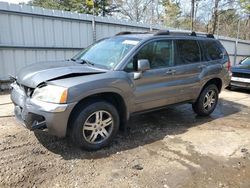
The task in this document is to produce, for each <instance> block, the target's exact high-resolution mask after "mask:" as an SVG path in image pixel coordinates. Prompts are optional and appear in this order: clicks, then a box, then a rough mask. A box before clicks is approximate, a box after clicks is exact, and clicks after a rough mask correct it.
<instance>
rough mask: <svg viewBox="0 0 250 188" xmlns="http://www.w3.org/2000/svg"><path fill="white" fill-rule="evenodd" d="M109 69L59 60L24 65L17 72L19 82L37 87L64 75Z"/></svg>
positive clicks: (99, 71) (79, 74)
mask: <svg viewBox="0 0 250 188" xmlns="http://www.w3.org/2000/svg"><path fill="white" fill-rule="evenodd" d="M106 71H107V70H105V69H100V68H96V67H90V66H88V65H82V64H79V63H76V62H73V61H59V62H58V61H57V62H49V63H36V64H32V65H29V66H26V67H24V68H23V69H21V70H20V71H19V73H18V74H17V77H16V79H17V82H18V83H19V84H22V85H25V86H27V87H31V88H35V87H36V86H37V85H39V84H40V83H43V82H46V81H49V80H55V79H60V78H64V77H73V76H83V75H88V74H98V73H104V72H106Z"/></svg>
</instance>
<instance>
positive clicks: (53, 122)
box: [11, 86, 75, 137]
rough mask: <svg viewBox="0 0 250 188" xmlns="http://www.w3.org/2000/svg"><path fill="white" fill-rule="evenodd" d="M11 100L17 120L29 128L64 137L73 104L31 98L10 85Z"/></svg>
mask: <svg viewBox="0 0 250 188" xmlns="http://www.w3.org/2000/svg"><path fill="white" fill-rule="evenodd" d="M11 100H12V101H13V103H14V105H15V110H14V111H15V116H16V118H17V120H18V121H19V122H20V123H21V124H22V125H24V126H25V127H26V128H28V129H29V130H34V129H46V130H48V132H49V133H50V134H53V135H56V136H58V137H65V136H66V132H67V125H68V119H69V116H70V113H71V111H72V109H73V107H74V106H75V103H71V104H51V103H46V102H41V101H35V100H32V99H31V98H29V97H26V95H25V93H23V92H22V90H20V89H19V88H18V86H17V87H16V86H14V87H12V90H11Z"/></svg>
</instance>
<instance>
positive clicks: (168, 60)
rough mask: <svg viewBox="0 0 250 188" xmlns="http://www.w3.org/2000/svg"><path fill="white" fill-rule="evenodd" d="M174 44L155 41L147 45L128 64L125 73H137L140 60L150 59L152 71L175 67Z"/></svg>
mask: <svg viewBox="0 0 250 188" xmlns="http://www.w3.org/2000/svg"><path fill="white" fill-rule="evenodd" d="M172 52H173V44H172V41H171V40H161V41H154V42H150V43H148V44H146V45H145V46H144V47H142V48H141V49H140V50H139V52H138V53H137V54H136V55H135V56H134V57H133V58H132V59H131V60H130V62H129V63H128V64H127V66H126V68H125V71H127V72H131V71H136V64H137V61H138V60H139V59H148V60H149V63H150V68H151V69H157V68H163V67H169V66H172V65H173V55H172V54H173V53H172Z"/></svg>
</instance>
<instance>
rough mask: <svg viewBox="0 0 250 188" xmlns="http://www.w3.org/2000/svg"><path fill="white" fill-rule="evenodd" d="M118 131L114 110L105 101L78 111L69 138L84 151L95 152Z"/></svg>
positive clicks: (116, 113) (116, 115)
mask: <svg viewBox="0 0 250 188" xmlns="http://www.w3.org/2000/svg"><path fill="white" fill-rule="evenodd" d="M118 129H119V115H118V112H117V110H116V108H115V107H114V106H113V105H112V104H110V103H108V102H105V101H100V102H92V103H90V104H88V105H87V106H84V107H83V108H82V109H79V110H78V112H77V115H76V117H75V118H74V120H73V125H72V131H71V138H72V140H73V141H74V142H75V143H76V144H77V145H78V146H80V147H82V148H84V149H87V150H97V149H100V148H102V147H104V146H107V145H108V144H109V143H110V142H111V141H112V139H113V138H114V137H115V135H116V133H117V131H118Z"/></svg>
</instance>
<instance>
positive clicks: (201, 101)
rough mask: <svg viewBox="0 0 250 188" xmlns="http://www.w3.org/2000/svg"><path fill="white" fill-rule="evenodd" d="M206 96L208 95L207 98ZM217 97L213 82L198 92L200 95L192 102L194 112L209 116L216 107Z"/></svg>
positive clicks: (217, 93)
mask: <svg viewBox="0 0 250 188" xmlns="http://www.w3.org/2000/svg"><path fill="white" fill-rule="evenodd" d="M208 96H210V97H209V98H208ZM211 96H213V97H211ZM218 98H219V91H218V88H217V86H216V85H214V84H210V85H208V86H206V87H205V88H204V89H203V90H202V92H201V93H200V96H199V98H198V99H197V100H196V102H195V103H194V104H192V107H193V110H194V112H195V113H196V114H198V115H199V116H209V115H210V114H211V113H212V112H213V111H214V109H215V108H216V106H217V103H218ZM210 105H211V106H210Z"/></svg>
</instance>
